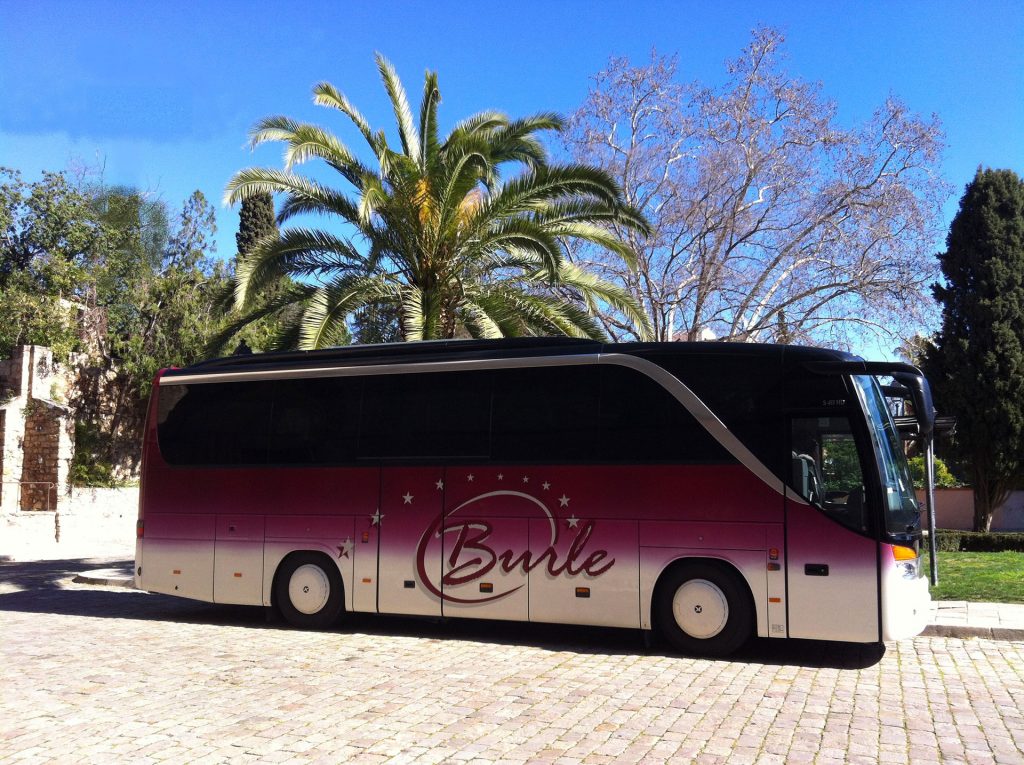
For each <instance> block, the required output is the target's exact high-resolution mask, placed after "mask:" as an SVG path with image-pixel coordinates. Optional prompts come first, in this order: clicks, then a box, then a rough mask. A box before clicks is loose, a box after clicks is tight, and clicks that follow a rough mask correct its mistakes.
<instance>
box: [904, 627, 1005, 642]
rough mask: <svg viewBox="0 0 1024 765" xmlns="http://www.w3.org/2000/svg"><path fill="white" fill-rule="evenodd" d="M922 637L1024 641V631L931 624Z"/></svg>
mask: <svg viewBox="0 0 1024 765" xmlns="http://www.w3.org/2000/svg"><path fill="white" fill-rule="evenodd" d="M921 637H945V638H985V639H987V640H1007V641H1011V642H1014V641H1024V629H1013V628H1010V627H970V626H968V625H966V624H929V625H928V626H927V627H925V628H924V632H922V633H921Z"/></svg>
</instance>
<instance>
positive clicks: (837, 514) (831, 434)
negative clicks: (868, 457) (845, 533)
mask: <svg viewBox="0 0 1024 765" xmlns="http://www.w3.org/2000/svg"><path fill="white" fill-rule="evenodd" d="M790 448H791V474H790V481H789V483H790V486H791V487H792V488H793V489H794V490H795V491H796V492H797V493H798V494H800V496H802V497H803V498H804V499H806V500H807V501H809V502H811V503H812V504H814V505H816V506H818V507H819V508H821V509H822V510H824V511H825V512H826V513H827V514H828V515H830V516H831V517H833V518H835V519H836V520H837V521H839V522H840V523H842V524H843V525H844V526H849V527H850V528H853V529H856V530H858V531H866V530H867V528H868V525H867V513H866V508H865V506H864V473H863V470H862V468H861V464H860V457H859V455H858V452H857V444H856V442H855V440H854V437H853V432H852V431H851V429H850V421H849V420H848V419H847V418H846V417H795V418H793V421H792V428H791V439H790Z"/></svg>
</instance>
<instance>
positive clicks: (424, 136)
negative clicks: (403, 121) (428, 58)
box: [420, 71, 441, 173]
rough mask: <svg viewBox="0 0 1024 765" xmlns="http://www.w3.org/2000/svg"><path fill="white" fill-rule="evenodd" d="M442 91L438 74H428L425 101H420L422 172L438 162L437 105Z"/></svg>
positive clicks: (424, 82) (425, 84)
mask: <svg viewBox="0 0 1024 765" xmlns="http://www.w3.org/2000/svg"><path fill="white" fill-rule="evenodd" d="M439 103H441V91H440V90H439V89H438V87H437V72H429V71H428V72H427V73H426V76H425V77H424V78H423V100H422V101H420V141H421V143H422V147H421V154H420V170H421V171H422V172H424V173H426V172H427V170H428V168H430V167H431V166H432V165H433V164H434V163H435V162H436V161H437V152H438V140H437V105H438V104H439Z"/></svg>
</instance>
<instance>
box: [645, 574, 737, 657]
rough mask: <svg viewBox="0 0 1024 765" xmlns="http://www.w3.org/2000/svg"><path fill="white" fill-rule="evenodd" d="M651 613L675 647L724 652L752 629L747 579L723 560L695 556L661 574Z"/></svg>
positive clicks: (690, 651) (704, 653) (703, 653)
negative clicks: (719, 563) (718, 562)
mask: <svg viewBox="0 0 1024 765" xmlns="http://www.w3.org/2000/svg"><path fill="white" fill-rule="evenodd" d="M654 617H655V622H656V623H657V625H658V627H659V629H660V630H661V632H662V634H663V635H664V636H665V638H666V639H667V640H668V642H669V643H671V644H672V645H673V646H674V647H675V648H677V649H678V650H680V651H682V652H684V653H688V654H696V655H701V656H727V655H728V654H731V653H733V652H734V651H736V650H737V649H738V648H739V647H740V646H741V645H743V644H744V643H745V642H746V641H747V640H748V639H749V638H750V636H751V634H752V633H753V627H754V614H753V605H752V603H751V602H750V593H749V591H748V590H747V585H746V583H745V582H744V581H743V579H741V578H740V576H739V575H738V574H736V573H735V572H733V571H732V570H731V569H728V568H726V567H725V566H717V565H715V564H713V563H705V562H694V563H687V564H684V565H682V566H680V567H678V568H676V569H673V570H672V571H669V572H668V573H667V574H666V575H665V579H664V580H663V581H662V582H661V584H660V586H659V587H658V590H657V592H656V593H655V600H654Z"/></svg>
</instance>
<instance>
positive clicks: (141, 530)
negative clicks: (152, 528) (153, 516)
mask: <svg viewBox="0 0 1024 765" xmlns="http://www.w3.org/2000/svg"><path fill="white" fill-rule="evenodd" d="M144 536H146V522H145V521H144V520H142V519H141V518H139V520H137V521H135V538H136V539H142V538H143V537H144Z"/></svg>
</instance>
